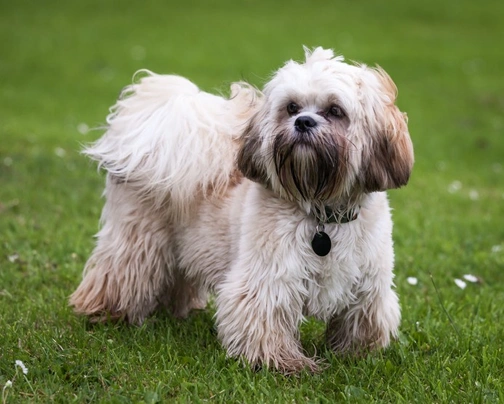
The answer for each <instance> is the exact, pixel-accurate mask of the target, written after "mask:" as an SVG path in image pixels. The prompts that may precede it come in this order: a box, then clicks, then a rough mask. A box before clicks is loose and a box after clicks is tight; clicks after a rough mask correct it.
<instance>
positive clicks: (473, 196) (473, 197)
mask: <svg viewBox="0 0 504 404" xmlns="http://www.w3.org/2000/svg"><path fill="white" fill-rule="evenodd" d="M469 199H471V200H472V201H476V200H477V199H479V193H478V191H476V190H475V189H471V190H470V191H469Z"/></svg>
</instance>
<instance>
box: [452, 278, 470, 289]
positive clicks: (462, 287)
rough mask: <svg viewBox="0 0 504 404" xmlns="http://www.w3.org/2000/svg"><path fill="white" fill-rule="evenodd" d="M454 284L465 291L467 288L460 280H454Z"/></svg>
mask: <svg viewBox="0 0 504 404" xmlns="http://www.w3.org/2000/svg"><path fill="white" fill-rule="evenodd" d="M455 284H456V285H457V286H458V287H459V288H460V289H465V288H466V286H467V283H465V282H464V281H463V280H462V279H455Z"/></svg>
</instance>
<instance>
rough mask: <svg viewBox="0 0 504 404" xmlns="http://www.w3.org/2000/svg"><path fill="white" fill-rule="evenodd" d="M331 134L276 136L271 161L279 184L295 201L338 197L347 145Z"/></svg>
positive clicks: (291, 133) (279, 134)
mask: <svg viewBox="0 0 504 404" xmlns="http://www.w3.org/2000/svg"><path fill="white" fill-rule="evenodd" d="M332 136H333V135H332V134H324V133H320V132H316V133H309V132H305V133H299V132H295V131H281V132H279V133H278V134H277V135H276V136H275V139H274V142H273V159H274V163H275V170H276V174H277V176H278V179H279V181H280V184H281V185H282V187H283V188H284V189H285V191H286V192H287V193H288V194H289V195H290V196H291V197H292V198H294V199H295V200H300V201H325V200H328V199H331V198H332V197H334V196H335V194H337V191H338V189H339V188H341V186H342V185H343V179H344V178H345V170H346V167H347V164H346V154H347V153H346V152H345V148H346V144H345V142H344V139H343V138H339V139H338V140H336V139H334V138H333V137H332Z"/></svg>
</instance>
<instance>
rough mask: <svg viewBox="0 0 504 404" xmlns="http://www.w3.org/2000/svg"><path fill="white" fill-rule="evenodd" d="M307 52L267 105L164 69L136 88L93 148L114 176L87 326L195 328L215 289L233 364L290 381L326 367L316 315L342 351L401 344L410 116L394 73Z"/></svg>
mask: <svg viewBox="0 0 504 404" xmlns="http://www.w3.org/2000/svg"><path fill="white" fill-rule="evenodd" d="M305 52H306V61H305V62H304V63H302V64H300V63H296V62H294V61H289V62H287V63H286V64H285V65H284V66H283V67H282V68H280V69H279V70H278V71H277V72H276V73H275V74H274V76H273V78H272V79H271V81H270V82H269V83H268V84H266V86H265V88H264V92H263V93H261V92H259V91H257V90H255V89H253V88H252V87H251V86H249V85H247V84H245V83H237V84H233V85H232V86H231V96H230V98H229V99H226V98H223V97H220V96H215V95H211V94H208V93H205V92H203V91H200V90H199V89H198V87H196V86H195V85H194V84H193V83H191V82H190V81H188V80H186V79H184V78H182V77H178V76H163V75H156V74H153V73H150V72H147V73H146V77H144V78H143V79H142V80H141V81H140V82H139V83H138V84H133V85H131V86H129V87H127V88H126V90H125V91H124V93H123V94H122V96H121V98H120V100H119V101H118V102H117V104H116V105H115V106H114V107H113V109H112V112H111V114H110V115H109V117H108V119H107V122H108V129H107V132H106V133H105V135H104V136H103V137H102V138H101V139H100V140H98V141H97V142H96V143H95V144H94V145H92V146H91V147H89V148H88V149H86V151H85V152H86V154H87V155H89V156H90V157H91V158H93V159H95V160H97V161H98V162H99V165H100V167H103V168H104V169H105V170H106V171H107V173H108V174H107V183H106V188H105V197H106V203H105V207H104V208H103V214H102V218H101V220H102V228H101V230H100V232H99V233H98V236H97V237H98V241H97V246H96V248H95V250H94V251H93V253H92V255H91V257H90V259H89V261H88V262H87V264H86V267H85V270H84V279H83V281H82V283H81V284H80V286H79V287H78V289H77V290H76V291H75V292H74V294H73V295H72V297H71V304H72V305H73V306H74V308H75V310H76V312H77V313H81V314H85V315H88V316H91V317H92V318H94V319H97V320H103V319H107V318H124V319H126V320H127V321H129V322H131V323H135V324H140V323H142V322H143V321H144V319H145V318H146V316H148V315H149V314H151V313H152V312H153V311H154V310H155V309H156V308H158V307H167V308H169V309H170V310H171V311H172V312H173V313H174V314H175V315H176V316H180V317H185V316H186V315H187V314H188V313H189V311H190V310H191V309H193V308H203V307H205V304H206V297H207V293H208V292H209V291H214V292H215V293H216V306H217V314H216V320H217V327H218V335H219V337H220V339H221V341H222V343H223V345H224V346H225V348H226V349H227V352H228V353H229V354H230V355H232V356H243V357H245V358H246V359H247V360H248V361H249V362H250V363H251V364H264V365H268V366H272V367H275V368H277V369H279V370H281V371H284V372H295V371H298V370H300V369H302V368H304V367H308V368H310V369H312V370H315V369H316V367H317V365H316V361H315V360H313V359H312V358H308V357H306V356H305V355H304V354H303V350H302V347H301V344H300V341H299V331H298V326H299V325H300V323H301V322H302V321H303V319H304V317H305V316H315V317H316V318H318V319H321V320H323V321H326V322H327V331H326V336H327V342H328V344H329V346H330V347H331V348H332V349H334V350H336V351H345V350H350V349H351V350H362V349H367V348H375V347H384V346H387V345H388V344H389V342H390V338H391V336H392V337H394V336H396V334H397V328H398V325H399V321H400V310H399V305H398V299H397V296H396V294H395V292H394V291H393V290H392V286H393V283H392V278H393V273H392V270H393V265H394V252H393V246H392V220H391V215H390V209H389V205H388V202H387V197H386V194H385V193H384V192H382V191H384V190H386V189H389V188H397V187H400V186H402V185H405V184H406V183H407V181H408V178H409V175H410V172H411V168H412V165H413V147H412V144H411V140H410V137H409V134H408V129H407V124H406V119H405V115H403V114H402V113H401V112H400V111H399V109H398V108H397V107H396V106H395V105H394V102H395V98H396V87H395V85H394V83H393V82H392V80H391V79H390V77H389V76H388V75H387V74H386V73H385V72H384V71H383V70H382V69H380V68H369V67H367V66H365V65H351V64H346V63H344V62H343V57H341V56H337V57H334V55H333V52H332V51H331V50H326V49H322V48H316V49H315V50H313V52H311V51H309V50H306V49H305Z"/></svg>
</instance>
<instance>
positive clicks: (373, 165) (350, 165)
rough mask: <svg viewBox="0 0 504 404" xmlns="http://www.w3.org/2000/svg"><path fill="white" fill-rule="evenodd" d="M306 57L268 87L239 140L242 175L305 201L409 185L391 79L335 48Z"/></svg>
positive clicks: (407, 144) (409, 150)
mask: <svg viewBox="0 0 504 404" xmlns="http://www.w3.org/2000/svg"><path fill="white" fill-rule="evenodd" d="M305 51H306V62H305V63H303V64H299V63H296V62H294V61H289V62H287V63H286V64H285V66H283V67H282V68H281V69H279V70H278V71H277V72H276V73H275V75H274V76H273V78H272V80H271V81H270V82H269V83H268V84H267V85H266V86H265V89H264V104H263V106H262V108H261V109H260V110H259V111H258V112H257V113H256V114H255V115H254V116H253V118H252V119H251V121H250V123H249V125H248V127H247V129H246V130H245V132H244V133H243V135H242V138H241V140H242V144H241V147H240V150H239V153H238V167H239V169H240V170H241V172H242V173H243V174H244V175H245V176H246V177H247V178H249V179H251V180H252V181H256V182H259V183H263V184H265V185H266V186H267V187H269V188H270V189H272V190H273V191H274V192H276V193H278V194H279V195H280V196H282V197H286V198H288V199H291V200H296V201H300V202H322V203H331V202H338V201H339V200H341V199H342V198H349V197H351V196H352V195H355V194H358V193H363V192H364V193H367V192H374V191H382V190H386V189H390V188H398V187H401V186H403V185H405V184H406V183H407V182H408V179H409V176H410V173H411V169H412V166H413V146H412V143H411V139H410V137H409V133H408V128H407V123H406V122H407V121H406V117H405V115H404V114H402V113H401V112H400V111H399V109H398V108H397V107H396V106H395V104H394V103H395V99H396V93H397V89H396V86H395V84H394V83H393V82H392V80H391V79H390V77H389V76H388V75H387V73H385V71H383V70H382V69H381V68H369V67H367V66H365V65H350V64H346V63H344V62H343V57H341V56H338V57H334V55H333V52H332V51H331V50H325V49H322V48H316V49H315V50H314V51H313V52H310V51H309V50H307V49H305Z"/></svg>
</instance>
